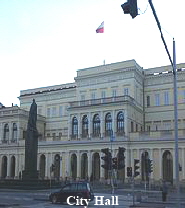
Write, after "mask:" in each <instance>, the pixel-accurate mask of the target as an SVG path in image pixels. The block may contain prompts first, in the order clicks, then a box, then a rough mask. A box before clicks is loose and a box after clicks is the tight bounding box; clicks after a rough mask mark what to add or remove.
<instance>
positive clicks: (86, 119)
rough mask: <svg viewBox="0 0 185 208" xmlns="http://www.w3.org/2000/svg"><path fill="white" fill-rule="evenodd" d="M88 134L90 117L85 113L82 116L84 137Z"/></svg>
mask: <svg viewBox="0 0 185 208" xmlns="http://www.w3.org/2000/svg"><path fill="white" fill-rule="evenodd" d="M87 136H88V118H87V115H84V116H83V118H82V137H87Z"/></svg>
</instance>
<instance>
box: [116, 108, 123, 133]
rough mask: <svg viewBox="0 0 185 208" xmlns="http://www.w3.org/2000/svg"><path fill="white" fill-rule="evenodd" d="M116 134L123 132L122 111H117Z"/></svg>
mask: <svg viewBox="0 0 185 208" xmlns="http://www.w3.org/2000/svg"><path fill="white" fill-rule="evenodd" d="M117 134H118V135H123V134H124V114H123V112H119V113H118V114H117Z"/></svg>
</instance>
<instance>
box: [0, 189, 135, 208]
mask: <svg viewBox="0 0 185 208" xmlns="http://www.w3.org/2000/svg"><path fill="white" fill-rule="evenodd" d="M49 194H50V190H34V191H27V190H24V191H22V190H0V207H7V208H11V207H12V208H18V207H20V208H26V207H27V208H31V207H38V208H42V207H43V208H44V207H46V208H47V207H48V208H49V207H54V208H58V207H63V208H66V207H68V208H69V207H76V206H75V205H68V204H67V203H63V204H60V203H58V204H52V203H51V202H49V201H48V196H49ZM95 196H103V198H104V202H101V201H100V199H101V198H97V199H99V201H97V202H95V201H92V202H90V203H89V205H88V207H103V206H106V207H116V208H121V207H122V208H128V207H129V205H132V199H131V198H128V197H127V196H125V197H124V196H121V195H116V196H117V198H118V203H117V204H116V203H115V205H112V203H111V204H110V205H105V204H106V203H107V200H108V202H111V194H102V193H95ZM95 203H96V204H95ZM102 203H103V204H102ZM108 204H109V203H108ZM78 207H79V208H80V207H84V206H80V205H79V206H78Z"/></svg>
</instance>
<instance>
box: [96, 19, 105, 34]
mask: <svg viewBox="0 0 185 208" xmlns="http://www.w3.org/2000/svg"><path fill="white" fill-rule="evenodd" d="M96 33H104V21H103V22H102V23H101V25H100V26H99V27H98V28H97V29H96Z"/></svg>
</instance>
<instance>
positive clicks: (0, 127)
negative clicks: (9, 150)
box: [0, 123, 4, 143]
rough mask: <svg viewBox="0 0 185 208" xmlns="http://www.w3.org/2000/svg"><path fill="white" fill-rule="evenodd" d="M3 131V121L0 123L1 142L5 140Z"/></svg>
mask: <svg viewBox="0 0 185 208" xmlns="http://www.w3.org/2000/svg"><path fill="white" fill-rule="evenodd" d="M3 133H4V129H3V123H0V143H2V140H3Z"/></svg>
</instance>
